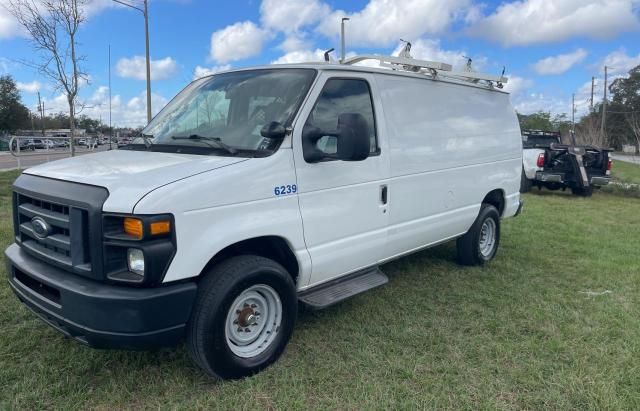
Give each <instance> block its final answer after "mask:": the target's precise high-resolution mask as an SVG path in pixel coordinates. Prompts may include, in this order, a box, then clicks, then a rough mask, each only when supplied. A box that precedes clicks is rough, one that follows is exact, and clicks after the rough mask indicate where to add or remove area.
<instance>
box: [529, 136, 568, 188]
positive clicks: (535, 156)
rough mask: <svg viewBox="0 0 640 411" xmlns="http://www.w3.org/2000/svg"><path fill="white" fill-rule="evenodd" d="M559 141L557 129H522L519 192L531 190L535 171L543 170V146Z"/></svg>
mask: <svg viewBox="0 0 640 411" xmlns="http://www.w3.org/2000/svg"><path fill="white" fill-rule="evenodd" d="M560 142H561V136H560V132H557V131H542V130H522V177H521V181H520V192H521V193H526V192H528V191H530V190H531V187H532V185H533V183H534V181H535V180H536V173H537V172H539V171H542V170H543V168H544V153H545V147H549V146H550V145H551V144H553V143H558V144H559V143H560Z"/></svg>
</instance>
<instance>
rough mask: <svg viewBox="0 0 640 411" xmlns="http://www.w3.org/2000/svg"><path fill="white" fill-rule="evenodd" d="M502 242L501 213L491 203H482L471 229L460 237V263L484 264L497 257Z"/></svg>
mask: <svg viewBox="0 0 640 411" xmlns="http://www.w3.org/2000/svg"><path fill="white" fill-rule="evenodd" d="M499 244H500V214H499V213H498V210H497V209H496V208H495V207H494V206H492V205H490V204H482V206H481V207H480V213H479V214H478V217H477V218H476V221H475V222H474V223H473V225H472V226H471V228H470V229H469V231H468V232H467V233H466V234H465V235H463V236H462V237H460V238H458V240H457V243H456V245H457V253H458V263H459V264H461V265H483V264H485V263H487V262H489V261H491V260H492V259H493V257H495V255H496V252H497V251H498V245H499Z"/></svg>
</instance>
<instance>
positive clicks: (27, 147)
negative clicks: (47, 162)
mask: <svg viewBox="0 0 640 411" xmlns="http://www.w3.org/2000/svg"><path fill="white" fill-rule="evenodd" d="M18 145H20V151H33V150H35V147H34V146H33V141H31V140H30V139H24V138H16V139H15V140H13V145H12V149H13V151H16V150H17V147H18Z"/></svg>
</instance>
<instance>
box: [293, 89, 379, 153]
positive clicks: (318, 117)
mask: <svg viewBox="0 0 640 411" xmlns="http://www.w3.org/2000/svg"><path fill="white" fill-rule="evenodd" d="M342 113H358V114H361V115H363V116H364V118H365V119H366V120H367V124H368V126H369V139H370V141H371V153H372V154H375V153H377V152H378V145H377V141H376V125H375V117H374V114H373V104H372V100H371V90H370V89H369V83H367V82H366V81H365V80H361V79H330V80H328V81H327V82H326V84H325V85H324V88H323V89H322V92H321V93H320V96H319V97H318V100H317V101H316V105H315V106H314V107H313V110H312V111H311V114H309V118H307V122H306V124H305V127H306V126H312V127H317V128H319V129H321V130H335V129H337V127H338V116H339V115H340V114H342ZM316 147H317V148H318V149H319V150H321V151H322V152H324V153H326V154H335V153H336V151H337V138H336V137H334V136H324V137H322V138H320V139H319V140H318V142H317V143H316Z"/></svg>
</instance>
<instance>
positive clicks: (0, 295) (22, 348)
mask: <svg viewBox="0 0 640 411" xmlns="http://www.w3.org/2000/svg"><path fill="white" fill-rule="evenodd" d="M616 165H619V162H618V163H617V164H616ZM15 176H16V173H6V174H0V213H1V214H2V220H1V225H0V242H1V243H0V244H1V245H2V247H5V246H6V245H8V244H9V242H10V241H11V236H12V234H11V227H10V218H9V216H10V214H9V198H10V197H9V193H10V191H9V187H8V186H9V183H10V182H11V180H12V179H13V178H14V177H15ZM525 199H526V207H525V210H524V213H523V214H522V215H521V216H520V217H518V218H515V219H509V220H505V221H504V224H503V231H502V243H501V247H500V251H499V253H498V256H497V258H496V259H495V260H494V261H493V262H492V263H490V264H489V265H488V266H486V267H483V268H462V267H459V266H457V265H456V264H455V263H454V262H453V261H454V255H455V248H454V245H453V244H446V245H443V246H440V247H437V248H434V249H431V250H427V251H424V252H421V253H418V254H415V255H413V256H411V257H407V258H404V259H401V260H398V261H396V262H394V263H390V264H387V265H385V266H383V270H384V271H385V272H386V273H387V274H388V275H389V277H390V279H391V281H390V283H389V284H388V285H386V286H385V287H382V288H380V289H377V290H374V291H372V292H369V293H366V294H364V295H362V296H359V297H356V298H354V299H352V300H349V301H346V302H344V303H342V304H339V305H338V306H334V307H332V308H330V309H328V310H325V311H320V312H301V315H300V318H299V322H298V325H297V328H296V332H295V333H294V337H293V339H292V341H291V342H290V344H289V347H288V348H287V350H286V351H285V354H284V355H283V357H282V358H281V359H280V361H278V362H277V363H276V364H275V365H274V366H272V367H271V368H269V369H267V370H266V371H265V372H263V373H261V374H259V375H256V376H254V377H252V378H248V379H246V380H243V381H234V382H216V381H212V380H210V379H208V378H207V377H205V376H204V375H203V374H202V373H201V372H200V371H198V369H196V368H195V367H194V366H193V365H192V364H191V362H190V361H189V358H188V356H187V354H186V352H185V349H184V347H177V348H175V349H165V350H160V351H155V352H116V351H98V350H93V349H90V348H85V347H83V346H80V345H78V344H77V343H75V342H73V341H70V340H67V339H65V338H63V337H62V336H61V335H59V334H58V333H57V332H55V331H54V330H52V329H50V328H49V327H48V326H46V325H44V324H43V323H42V322H41V321H40V320H38V319H36V318H35V316H34V315H33V314H31V313H30V312H28V311H27V310H26V309H25V308H24V307H23V306H22V305H21V304H20V303H18V301H17V299H16V298H15V297H14V296H13V295H12V293H11V292H10V290H9V287H8V285H7V284H6V281H3V282H2V283H0V306H1V307H2V309H1V310H0V327H1V329H2V333H1V334H0V408H1V409H5V408H18V409H23V408H27V409H40V408H62V409H68V408H94V409H119V408H153V409H156V408H219V409H283V410H289V409H307V408H314V409H390V408H393V409H397V408H399V409H417V408H438V409H440V408H452V409H522V408H527V409H547V408H552V409H562V410H565V409H579V410H584V409H639V408H640V287H639V284H640V258H638V253H639V252H640V234H639V233H640V200H638V199H634V198H625V197H621V196H613V195H609V194H605V193H596V194H594V196H593V197H592V198H578V197H574V196H571V195H569V194H565V193H558V192H548V191H543V192H541V193H532V194H527V195H526V196H525ZM605 290H610V291H611V293H609V294H603V295H599V296H590V295H588V294H584V293H582V292H586V291H595V292H601V291H605Z"/></svg>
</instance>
